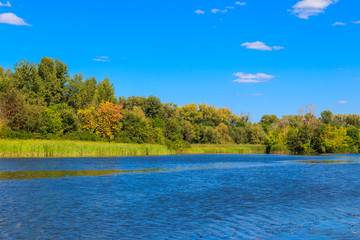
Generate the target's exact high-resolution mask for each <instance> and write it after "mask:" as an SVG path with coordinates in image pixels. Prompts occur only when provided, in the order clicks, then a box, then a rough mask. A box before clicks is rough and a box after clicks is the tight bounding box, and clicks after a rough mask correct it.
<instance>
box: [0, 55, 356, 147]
mask: <svg viewBox="0 0 360 240" xmlns="http://www.w3.org/2000/svg"><path fill="white" fill-rule="evenodd" d="M359 129H360V116H359V115H356V114H350V115H333V114H332V113H331V112H330V111H324V112H322V113H321V117H320V118H318V117H316V116H315V115H314V112H313V111H312V110H311V109H309V110H308V111H303V113H301V114H299V115H288V116H283V117H282V118H281V119H279V118H278V117H277V116H275V115H264V116H263V117H262V119H261V121H260V122H259V123H252V122H250V121H249V117H248V115H242V116H239V115H236V114H234V113H233V112H232V111H231V110H230V109H228V108H215V107H214V106H213V105H208V104H205V103H204V104H186V105H184V106H182V107H180V106H177V105H176V104H173V103H162V102H161V101H160V99H159V98H157V97H155V96H149V97H136V96H132V97H128V98H125V97H119V98H117V97H116V96H115V90H114V87H113V85H112V83H111V82H110V80H109V79H108V78H106V79H104V80H102V81H98V80H97V79H96V78H94V77H92V78H86V79H84V76H83V75H82V74H81V73H80V74H75V75H74V76H70V74H69V73H68V67H67V65H66V64H65V63H63V62H61V61H60V60H58V59H56V60H54V59H52V58H48V57H44V58H43V59H42V60H41V61H40V63H39V64H35V63H32V62H29V61H25V60H22V61H20V62H18V63H16V64H15V65H14V69H13V70H11V69H8V70H5V69H4V68H2V67H0V136H1V137H2V138H8V139H35V138H36V139H67V140H84V141H108V142H120V143H153V144H162V145H167V146H168V147H170V148H173V149H182V148H187V147H189V146H190V144H198V143H199V144H200V143H201V144H232V143H236V144H265V145H266V147H267V150H268V151H269V152H270V151H271V149H272V148H273V147H274V146H277V148H279V147H280V148H283V149H287V150H288V151H291V152H293V153H298V154H301V153H316V152H317V153H325V152H326V153H331V152H358V151H359V149H360V132H359Z"/></svg>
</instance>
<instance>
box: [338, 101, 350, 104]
mask: <svg viewBox="0 0 360 240" xmlns="http://www.w3.org/2000/svg"><path fill="white" fill-rule="evenodd" d="M347 103H348V102H347V101H344V100H341V101H339V104H347Z"/></svg>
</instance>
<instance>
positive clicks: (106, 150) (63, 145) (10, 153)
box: [0, 139, 289, 158]
mask: <svg viewBox="0 0 360 240" xmlns="http://www.w3.org/2000/svg"><path fill="white" fill-rule="evenodd" d="M265 152H266V147H265V146H264V145H260V144H259V145H250V144H248V145H237V144H224V145H220V144H193V145H191V147H190V148H186V149H183V150H181V151H175V150H171V149H169V148H168V147H166V146H164V145H154V144H123V143H105V142H86V141H66V140H63V141H61V140H7V139H5V140H0V157H2V158H18V157H25V158H26V157H116V156H156V155H172V154H265ZM271 153H273V154H289V152H288V151H287V150H286V149H284V148H283V147H273V150H272V151H271Z"/></svg>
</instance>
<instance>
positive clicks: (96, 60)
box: [93, 56, 110, 62]
mask: <svg viewBox="0 0 360 240" xmlns="http://www.w3.org/2000/svg"><path fill="white" fill-rule="evenodd" d="M93 61H95V62H110V59H109V57H108V56H101V57H96V58H94V59H93Z"/></svg>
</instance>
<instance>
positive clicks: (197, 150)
mask: <svg viewBox="0 0 360 240" xmlns="http://www.w3.org/2000/svg"><path fill="white" fill-rule="evenodd" d="M185 153H190V154H212V153H213V154H216V153H229V154H264V153H266V147H265V145H261V144H258V145H254V144H253V145H250V144H244V145H239V144H224V145H219V144H196V145H195V144H194V145H191V148H189V149H186V150H185ZM271 153H274V154H288V153H289V152H288V150H287V149H286V148H285V147H283V146H274V147H273V148H272V151H271Z"/></svg>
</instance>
